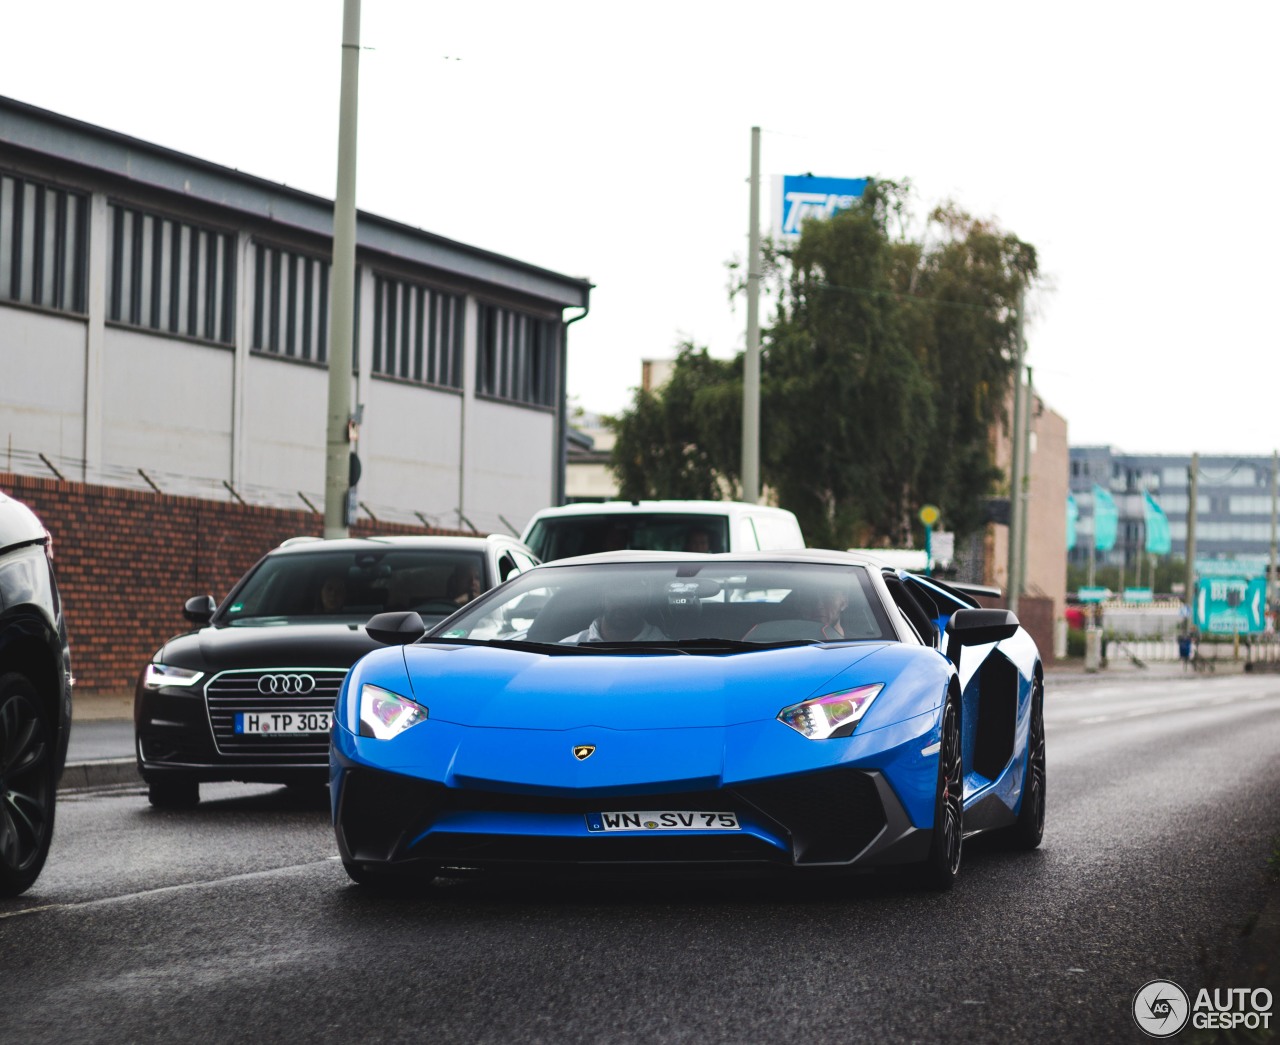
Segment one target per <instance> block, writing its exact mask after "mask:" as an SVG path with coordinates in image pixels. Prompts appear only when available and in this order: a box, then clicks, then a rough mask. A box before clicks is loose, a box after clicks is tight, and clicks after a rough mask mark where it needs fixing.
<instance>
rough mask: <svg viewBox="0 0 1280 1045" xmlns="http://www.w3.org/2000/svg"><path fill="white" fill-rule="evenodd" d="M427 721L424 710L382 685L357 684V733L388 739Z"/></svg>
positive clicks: (363, 735)
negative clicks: (358, 704) (358, 706)
mask: <svg viewBox="0 0 1280 1045" xmlns="http://www.w3.org/2000/svg"><path fill="white" fill-rule="evenodd" d="M426 720H427V709H426V708H424V707H423V706H422V705H421V704H415V703H414V702H413V701H412V700H409V699H407V698H406V697H401V696H399V695H397V694H395V693H392V692H391V690H389V689H383V688H382V687H381V686H370V685H368V684H367V683H366V684H365V685H363V686H361V687H360V735H361V736H362V737H373V738H374V739H375V740H391V739H392V738H393V737H398V736H399V735H400V734H401V733H403V732H404V731H405V730H406V729H409V728H410V727H411V726H416V725H417V724H418V723H419V722H425V721H426Z"/></svg>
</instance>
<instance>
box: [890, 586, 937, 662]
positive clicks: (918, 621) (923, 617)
mask: <svg viewBox="0 0 1280 1045" xmlns="http://www.w3.org/2000/svg"><path fill="white" fill-rule="evenodd" d="M884 582H885V585H886V586H887V587H888V589H889V594H890V595H892V596H893V602H894V605H895V606H897V607H898V612H899V613H901V614H902V616H903V618H904V619H905V620H906V621H907V623H908V624H909V625H910V626H911V630H912V631H913V632H914V633H915V634H916V635H917V636H918V637H919V639H920V641H921V642H923V643H924V644H925V645H926V646H933V647H935V648H936V647H937V645H938V628H937V626H936V625H935V624H934V623H933V621H932V620H931V619H930V617H929V614H928V613H927V612H926V611H925V610H924V609H923V608H922V607H921V606H920V604H919V603H918V602H916V600H915V599H914V598H912V596H911V592H910V591H908V590H907V586H906V585H905V584H903V583H902V581H901V580H899V579H898V577H897V575H896V574H893V573H890V572H888V571H886V572H885V574H884Z"/></svg>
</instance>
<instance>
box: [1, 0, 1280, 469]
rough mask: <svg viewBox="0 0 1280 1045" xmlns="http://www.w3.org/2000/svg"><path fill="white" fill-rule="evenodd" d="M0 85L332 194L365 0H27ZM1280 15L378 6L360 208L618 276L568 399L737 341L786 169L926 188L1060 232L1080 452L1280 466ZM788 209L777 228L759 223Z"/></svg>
mask: <svg viewBox="0 0 1280 1045" xmlns="http://www.w3.org/2000/svg"><path fill="white" fill-rule="evenodd" d="M6 8H7V10H6V11H5V14H4V19H3V21H4V37H5V47H4V57H3V60H2V61H0V94H4V95H8V96H9V97H12V98H17V99H19V100H21V101H25V102H28V103H31V104H33V105H38V106H41V107H44V108H47V109H51V110H54V111H56V112H59V113H63V114H65V115H67V116H71V117H74V118H76V119H81V120H86V121H88V122H90V123H95V124H99V125H101V126H104V127H107V128H110V129H112V130H116V131H120V132H123V133H125V134H130V135H134V136H136V137H139V138H142V139H145V140H148V141H151V142H155V143H157V144H160V145H163V146H166V147H169V148H172V149H177V150H180V151H182V152H186V153H190V154H193V155H195V156H199V157H203V158H205V159H208V160H212V161H214V162H216V163H221V164H224V165H226V166H229V167H235V168H239V169H240V170H243V171H246V172H248V173H251V174H254V175H257V176H259V177H263V178H266V179H268V180H271V181H276V182H282V183H285V184H288V185H292V186H295V187H297V188H301V189H304V190H307V191H309V192H314V193H317V194H321V195H325V196H330V197H331V196H332V195H333V190H334V184H335V177H336V141H337V119H338V117H337V113H338V87H339V78H340V46H339V45H340V41H341V22H342V3H341V0H252V2H248V0H220V2H219V3H217V4H204V5H197V4H194V3H175V2H174V0H115V2H111V3H103V2H102V0H44V2H41V3H36V2H34V0H12V2H11V3H9V4H7V5H6ZM1278 30H1280V5H1277V4H1275V3H1269V2H1262V0H1259V2H1254V3H1242V2H1233V0H1225V2H1221V3H1217V4H1213V5H1207V4H1204V3H1203V2H1200V3H1196V4H1191V3H1185V2H1181V0H1172V2H1168V0H1166V2H1162V3H1135V2H1124V0H1112V2H1110V3H1092V2H1074V3H1063V2H1056V3H1027V2H1025V0H1023V2H1021V3H983V2H980V0H977V2H972V3H967V4H958V3H955V2H954V0H952V2H948V3H932V2H928V3H922V2H921V3H907V2H896V3H884V2H879V3H859V2H848V0H846V2H843V3H838V2H828V0H811V2H809V3H806V4H794V5H787V4H779V3H769V4H765V3H758V2H755V0H738V2H735V3H724V2H719V0H684V2H681V3H672V2H669V0H650V2H647V3H644V4H621V3H606V2H600V0H596V2H588V3H578V2H568V0H542V2H540V3H532V2H527V0H526V2H510V0H496V2H488V3H483V2H479V0H472V2H470V3H451V4H444V3H428V2H423V0H364V3H363V12H362V27H361V42H362V44H363V46H364V48H365V50H364V51H363V52H362V57H361V67H360V161H359V162H360V166H359V173H358V189H357V198H358V203H359V206H360V208H361V209H363V210H368V211H372V212H374V213H377V214H381V215H384V216H386V217H388V218H392V219H394V220H398V221H402V222H405V223H406V224H409V225H413V226H417V227H420V228H423V229H427V230H429V231H431V232H434V233H438V234H440V235H444V236H448V237H451V238H453V239H457V240H461V241H463V242H466V243H471V244H474V245H476V246H480V247H483V248H486V249H488V250H493V251H496V252H498V253H501V254H506V255H509V256H512V257H515V258H520V259H522V260H525V261H529V262H532V263H533V264H536V265H540V266H543V267H545V268H549V269H553V270H555V271H558V272H563V273H565V274H568V275H573V276H586V277H589V278H590V279H591V280H592V281H593V282H594V283H595V284H596V285H597V286H596V290H595V291H594V292H593V294H592V308H591V314H590V315H589V316H588V317H587V319H585V320H583V321H582V322H581V323H578V324H576V325H575V326H573V327H572V328H571V333H570V357H569V366H570V372H569V392H570V395H571V397H572V398H573V399H574V400H575V401H576V403H577V404H578V405H580V406H582V407H583V408H585V409H587V410H592V411H600V412H612V411H618V410H621V409H622V408H623V407H625V406H626V405H627V403H628V402H629V401H630V389H631V388H632V387H633V386H635V385H637V384H638V383H639V380H640V361H641V360H642V359H644V358H664V357H667V356H670V355H671V354H672V353H673V350H674V347H675V345H676V344H677V343H678V342H679V341H680V340H682V339H684V338H692V339H694V340H695V341H696V342H698V343H699V344H705V345H707V346H708V347H709V348H710V349H711V351H712V353H713V354H715V355H720V356H729V355H731V354H732V353H733V352H734V351H735V350H737V349H740V348H741V346H742V344H743V341H744V326H745V309H744V307H743V306H742V305H741V303H739V306H738V308H737V310H736V311H734V310H732V309H731V308H730V306H729V303H728V298H727V292H726V287H727V283H728V277H727V273H726V270H725V262H726V261H727V260H729V259H730V258H732V257H735V256H737V257H741V256H742V255H743V254H744V253H745V249H746V231H747V211H748V196H747V175H748V173H749V158H750V128H751V126H752V125H753V124H755V125H759V126H760V127H762V128H763V132H764V133H763V139H762V169H763V173H764V176H765V179H766V193H767V179H768V177H769V176H770V175H772V174H782V173H790V174H795V173H804V172H808V171H812V172H813V173H815V174H819V175H829V176H837V177H859V176H864V175H872V176H880V177H886V178H894V179H904V178H905V179H910V180H911V182H912V183H913V184H914V186H915V188H916V192H917V196H918V202H919V210H920V212H922V213H923V212H924V211H926V210H927V208H928V207H930V206H931V205H933V204H934V203H937V202H940V201H942V200H944V199H947V198H952V199H954V200H955V201H957V202H958V203H959V204H960V205H961V206H963V207H964V208H965V209H967V210H969V211H970V212H971V213H973V214H975V215H977V216H983V217H990V218H993V219H995V220H996V221H997V222H998V223H999V224H1000V225H1001V226H1002V227H1004V228H1005V229H1007V230H1009V231H1012V232H1014V233H1016V234H1017V235H1018V236H1020V237H1022V238H1023V239H1025V240H1028V241H1029V242H1031V243H1033V244H1034V245H1035V246H1036V247H1037V249H1038V250H1039V252H1040V259H1041V267H1042V271H1043V273H1044V276H1045V277H1046V283H1047V285H1048V287H1047V289H1045V290H1044V291H1042V292H1041V293H1039V294H1037V295H1036V298H1035V300H1034V302H1033V304H1034V309H1035V315H1034V320H1033V322H1032V324H1031V326H1030V328H1029V331H1028V335H1029V336H1028V342H1029V347H1030V351H1029V355H1028V359H1027V362H1028V363H1029V364H1030V365H1032V366H1033V367H1034V368H1035V378H1036V383H1037V385H1038V387H1039V389H1040V391H1041V393H1042V394H1043V395H1044V396H1045V398H1046V399H1047V400H1048V402H1049V404H1050V405H1051V406H1052V407H1053V408H1054V409H1055V410H1057V411H1058V412H1059V413H1061V414H1062V415H1064V416H1065V417H1066V418H1067V421H1068V425H1069V437H1070V440H1071V442H1072V443H1073V444H1076V445H1080V444H1086V443H1112V444H1114V445H1116V446H1117V447H1119V448H1120V449H1123V450H1126V451H1129V452H1134V453H1139V452H1146V453H1161V452H1167V453H1186V452H1189V451H1191V450H1199V451H1201V452H1223V453H1242V454H1243V453H1250V454H1254V453H1258V454H1262V453H1269V452H1270V451H1271V450H1272V448H1274V447H1275V446H1276V445H1277V444H1280V420H1278V418H1280V410H1277V409H1276V406H1275V404H1276V400H1277V394H1278V390H1280V366H1277V363H1276V361H1275V356H1276V348H1277V340H1278V339H1277V334H1276V330H1275V326H1274V320H1273V316H1274V312H1275V309H1274V302H1275V300H1276V289H1275V287H1276V282H1277V276H1278V275H1280V262H1278V261H1277V253H1276V244H1277V243H1278V242H1280V208H1277V206H1276V205H1275V202H1274V200H1273V195H1274V191H1275V190H1274V187H1273V183H1274V181H1275V177H1276V166H1277V165H1276V158H1277V145H1276V137H1277V126H1278V124H1277V101H1280V91H1278V90H1277V87H1278V86H1280V84H1278V81H1280V74H1278V73H1277V69H1280V62H1277V60H1276V57H1275V48H1276V41H1277V39H1278V38H1280V33H1278ZM768 222H769V214H768V213H767V210H766V213H765V214H764V215H763V220H762V224H764V225H765V226H766V227H767V226H768Z"/></svg>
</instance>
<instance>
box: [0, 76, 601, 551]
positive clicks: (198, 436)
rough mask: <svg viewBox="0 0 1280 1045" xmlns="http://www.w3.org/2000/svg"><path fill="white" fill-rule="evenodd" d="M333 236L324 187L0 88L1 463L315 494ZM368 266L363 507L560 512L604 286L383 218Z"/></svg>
mask: <svg viewBox="0 0 1280 1045" xmlns="http://www.w3.org/2000/svg"><path fill="white" fill-rule="evenodd" d="M332 228H333V206H332V203H331V202H330V201H329V200H326V199H323V198H320V197H316V196H312V195H309V194H307V193H303V192H299V191H296V190H294V189H290V188H288V187H285V186H281V185H276V184H272V183H270V182H267V181H263V180H262V179H259V178H255V177H251V176H249V175H246V174H242V173H240V172H238V171H235V170H232V169H229V168H227V167H222V166H218V165H216V164H213V163H208V162H206V161H203V160H199V159H195V158H193V157H190V156H186V155H183V154H180V153H176V152H172V151H170V150H167V149H163V148H161V147H159V146H156V145H152V144H149V143H147V142H142V141H138V140H136V139H133V138H129V137H126V136H124V135H121V134H117V133H115V132H112V131H108V130H104V129H102V128H99V127H95V126H91V125H89V124H85V123H81V122H78V121H75V120H71V119H68V118H66V117H63V116H59V115H57V114H55V113H51V112H47V111H45V110H41V109H36V108H34V107H32V106H28V105H25V104H22V103H20V102H16V101H12V100H9V99H4V98H0V373H2V374H3V380H2V381H0V471H5V472H11V473H23V474H42V475H53V476H58V477H62V478H66V479H69V480H71V479H74V480H79V481H82V482H86V483H95V484H104V485H109V486H132V487H136V488H145V487H147V486H150V487H152V488H154V489H155V490H157V491H163V492H164V493H166V494H180V495H190V496H197V497H204V498H219V499H223V500H232V499H234V500H236V501H240V500H243V501H244V502H247V503H250V504H261V505H273V506H277V507H286V506H287V507H291V508H303V507H304V506H305V507H306V508H311V507H312V506H313V505H320V506H322V505H323V491H324V469H325V438H326V426H327V387H328V369H327V364H326V356H327V348H328V340H329V338H328V329H327V324H328V322H329V304H328V295H329V268H330V257H331V255H332V246H331V234H332ZM356 261H357V266H358V271H357V277H356V279H357V287H356V321H355V325H356V330H355V345H354V370H355V401H356V402H357V403H358V404H359V405H360V407H362V411H363V413H362V424H361V425H360V427H359V442H358V451H359V456H360V458H361V461H362V464H363V476H362V478H361V480H360V483H359V487H358V491H357V494H358V500H359V502H360V503H361V505H362V511H361V513H360V515H361V517H363V518H372V519H374V520H395V521H400V522H410V523H414V524H418V525H423V526H426V525H432V526H445V527H465V528H470V527H475V528H476V529H479V530H482V531H493V530H499V529H502V530H507V529H510V530H516V529H518V528H519V527H521V526H522V525H523V523H524V521H525V519H526V518H527V517H528V516H529V515H531V514H532V513H533V512H534V511H536V510H537V509H539V508H543V507H545V506H547V505H549V504H554V503H559V502H560V501H561V500H562V499H563V494H564V446H565V442H566V439H565V436H566V421H565V392H564V388H565V359H566V351H565V350H566V334H567V327H568V324H569V323H572V322H573V321H574V320H575V319H578V318H581V317H582V316H583V315H585V314H586V310H587V308H588V305H589V295H590V290H591V284H590V283H589V282H588V281H587V280H585V279H579V278H572V277H568V276H564V275H560V274H558V273H555V272H550V271H548V270H546V269H542V268H538V267H536V266H534V265H530V264H527V263H525V262H521V261H516V260H513V259H511V258H506V257H502V256H500V255H497V254H493V253H490V252H488V251H483V250H480V249H478V248H475V247H471V246H467V245H465V244H462V243H458V242H455V241H452V240H447V239H444V238H442V237H439V236H434V235H432V234H430V233H427V232H423V231H421V230H418V229H413V228H410V227H408V226H405V225H401V224H398V223H396V222H394V221H389V220H387V219H385V218H380V217H377V216H375V215H370V214H361V215H360V216H359V220H358V245H357V255H356ZM566 309H576V310H578V311H577V312H576V313H570V314H569V315H566V312H565V310H566Z"/></svg>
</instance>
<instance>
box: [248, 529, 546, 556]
mask: <svg viewBox="0 0 1280 1045" xmlns="http://www.w3.org/2000/svg"><path fill="white" fill-rule="evenodd" d="M499 546H500V547H503V548H515V549H516V550H518V551H522V552H524V553H525V554H526V555H528V556H530V557H531V558H533V557H534V555H533V552H531V551H530V550H529V549H528V548H526V547H525V546H524V545H523V544H521V543H520V542H519V541H518V540H517V539H516V538H514V537H506V536H504V535H503V534H500V533H492V534H489V535H488V536H485V537H449V536H440V535H434V536H428V535H426V534H422V535H416V534H406V535H400V534H395V535H388V536H385V537H335V538H331V539H329V540H326V539H325V538H323V537H291V538H289V539H288V540H287V541H285V542H284V543H283V544H281V545H280V546H279V547H278V548H275V549H273V550H272V551H271V553H270V554H272V555H299V554H301V555H306V554H308V553H311V552H317V551H326V552H345V551H367V550H369V549H372V548H416V549H420V550H434V551H446V552H466V551H470V552H484V551H487V550H488V549H490V548H494V547H499Z"/></svg>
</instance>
